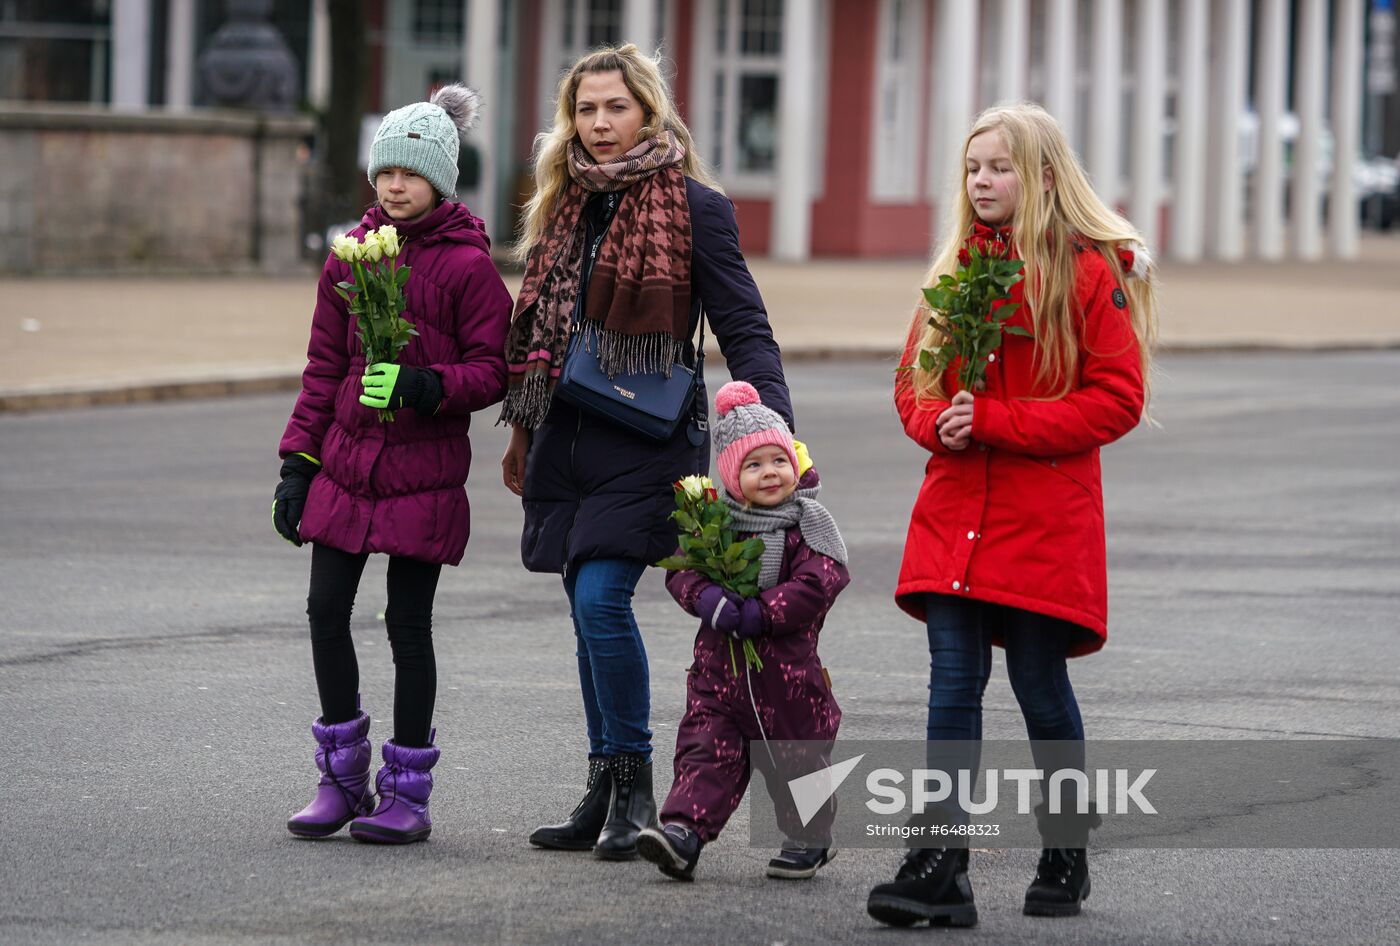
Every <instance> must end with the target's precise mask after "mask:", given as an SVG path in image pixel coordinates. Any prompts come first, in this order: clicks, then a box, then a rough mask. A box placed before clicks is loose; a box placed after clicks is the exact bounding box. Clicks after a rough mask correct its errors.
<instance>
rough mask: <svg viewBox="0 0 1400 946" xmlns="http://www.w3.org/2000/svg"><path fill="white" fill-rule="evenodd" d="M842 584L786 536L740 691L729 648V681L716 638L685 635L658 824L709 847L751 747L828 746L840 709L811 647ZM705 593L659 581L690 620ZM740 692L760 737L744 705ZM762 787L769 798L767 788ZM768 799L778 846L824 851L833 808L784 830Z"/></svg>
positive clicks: (839, 573) (699, 583)
mask: <svg viewBox="0 0 1400 946" xmlns="http://www.w3.org/2000/svg"><path fill="white" fill-rule="evenodd" d="M813 481H815V473H814V472H813V471H809V472H808V473H807V475H806V477H804V478H803V485H809V483H810V482H813ZM850 580H851V576H850V572H849V571H848V570H847V569H846V566H844V565H842V564H840V563H839V562H836V561H834V560H833V559H830V558H828V557H826V556H825V555H822V554H820V553H819V552H816V551H813V549H812V548H811V547H810V546H809V545H807V544H806V543H805V542H803V541H802V531H801V530H800V529H798V528H796V527H794V528H791V529H788V530H787V533H786V535H785V541H784V546H783V562H782V566H781V568H780V570H779V573H778V583H777V584H776V585H774V586H773V587H772V588H769V589H768V590H767V591H762V592H760V593H759V601H760V603H761V604H762V607H763V620H764V624H765V625H766V627H767V629H768V634H765V635H764V636H762V637H759V638H757V639H755V640H754V644H755V646H756V647H757V650H758V656H759V659H760V660H762V661H763V669H762V670H761V671H750V672H749V673H750V680H749V681H747V682H746V681H745V680H744V676H743V675H744V673H745V671H744V670H743V669H742V668H743V659H744V658H743V655H742V652H741V651H739V648H738V645H737V644H736V645H735V653H736V654H738V655H739V656H738V661H739V664H740V675H739V676H737V677H736V676H735V675H734V671H733V669H732V664H731V662H730V661H731V657H730V650H729V644H728V641H727V638H726V636H725V635H724V634H721V633H720V632H718V631H716V630H714V629H712V628H710V627H709V626H708V625H705V624H702V625H701V627H700V631H699V633H698V634H696V635H695V662H694V663H693V664H691V666H690V670H689V673H688V675H687V678H686V708H685V715H684V716H683V717H682V718H681V722H680V726H679V727H678V730H677V732H676V757H675V762H674V767H675V778H674V780H673V782H672V784H671V792H670V794H669V795H668V796H667V798H666V801H665V803H664V804H663V805H662V808H661V813H660V816H659V817H660V820H661V822H662V823H663V824H671V823H680V824H684V825H686V826H687V827H689V828H690V829H691V830H693V831H695V832H696V833H697V834H698V835H699V836H700V838H701V839H702V840H704V841H706V842H708V841H712V840H714V839H715V838H716V837H717V836H718V835H719V832H720V831H721V829H723V827H724V825H725V823H726V822H727V821H728V820H729V818H730V816H731V815H733V813H734V811H735V810H736V809H737V808H738V807H739V803H740V802H741V801H742V800H743V797H744V792H745V791H746V790H747V788H748V784H749V772H750V767H749V765H750V762H749V760H750V755H751V754H752V753H753V752H757V751H760V750H757V749H754V748H753V744H755V743H757V742H758V741H759V740H761V739H762V737H763V735H767V737H768V738H769V739H772V740H804V741H810V742H815V743H825V744H828V745H829V743H830V742H831V741H832V740H834V739H835V738H836V732H837V729H838V728H839V726H840V724H841V707H840V706H839V705H838V704H837V702H836V698H835V697H834V696H833V695H832V693H831V687H830V684H829V683H828V682H827V679H826V674H825V673H824V672H823V670H822V663H821V658H820V657H818V656H817V637H818V635H819V634H820V633H821V629H822V623H823V622H824V621H825V619H826V614H827V612H828V611H829V610H830V609H831V606H832V604H833V603H835V601H836V596H837V595H838V594H840V593H841V590H842V589H843V588H845V587H846V585H847V584H849V583H850ZM710 584H711V582H710V580H709V579H708V578H705V577H704V576H703V575H700V574H699V573H697V572H692V571H679V572H671V573H670V574H668V575H667V576H666V588H667V590H668V591H670V592H671V596H672V597H674V598H675V599H676V602H677V603H678V604H679V605H680V606H681V607H682V608H684V609H685V610H686V611H688V612H690V613H691V614H695V613H696V600H697V599H698V598H699V597H700V592H702V591H704V590H705V588H707V587H709V585H710ZM696 616H697V617H698V616H699V615H696ZM749 683H752V686H753V699H754V702H755V703H756V704H757V707H758V713H759V716H760V717H761V718H762V720H763V733H760V732H759V731H758V728H757V720H756V719H755V717H754V709H753V706H752V705H750V702H749ZM829 763H830V758H829V750H819V751H816V752H815V753H814V754H813V755H812V756H811V758H808V759H803V760H798V759H788V760H786V761H785V763H784V764H785V765H787V766H788V767H789V768H788V771H789V772H792V771H815V770H816V769H819V768H822V767H824V766H825V765H827V764H829ZM794 766H795V767H796V768H794ZM768 787H769V790H770V793H772V792H773V789H774V786H773V785H771V784H770V785H769V786H768ZM773 798H774V801H775V803H776V804H775V811H776V812H777V815H778V822H779V827H781V828H782V829H783V831H784V832H785V833H786V835H787V836H788V837H790V838H793V839H802V838H809V837H810V838H812V839H814V842H815V843H818V844H823V843H825V839H824V838H823V834H824V833H825V832H826V831H828V830H829V828H830V821H831V817H832V816H834V814H835V808H834V806H832V805H830V804H829V805H828V806H827V807H826V810H825V811H824V813H823V815H822V817H820V818H816V819H814V820H813V821H812V823H811V824H806V825H804V824H803V823H801V822H800V821H796V820H794V813H793V811H792V810H791V805H790V804H788V803H787V802H786V800H785V799H786V790H785V786H781V787H780V788H779V791H778V792H777V793H776V794H773Z"/></svg>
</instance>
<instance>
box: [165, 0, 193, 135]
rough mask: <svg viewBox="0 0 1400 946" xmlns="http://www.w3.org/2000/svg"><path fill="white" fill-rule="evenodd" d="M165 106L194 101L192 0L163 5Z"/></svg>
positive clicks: (178, 107) (172, 0)
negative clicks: (165, 18) (165, 16)
mask: <svg viewBox="0 0 1400 946" xmlns="http://www.w3.org/2000/svg"><path fill="white" fill-rule="evenodd" d="M166 10H167V12H168V14H169V15H168V17H167V20H166V37H165V107H166V108H169V109H174V110H176V111H185V110H187V109H188V108H190V106H191V105H193V104H194V43H195V38H194V0H170V3H169V6H168V7H167V8H166Z"/></svg>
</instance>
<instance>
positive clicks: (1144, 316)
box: [900, 103, 1157, 401]
mask: <svg viewBox="0 0 1400 946" xmlns="http://www.w3.org/2000/svg"><path fill="white" fill-rule="evenodd" d="M991 131H995V132H999V133H1000V134H1001V136H1002V140H1003V141H1004V142H1005V143H1006V148H1007V150H1008V151H1009V152H1010V153H1011V165H1012V169H1013V170H1014V171H1015V173H1016V177H1017V178H1018V179H1019V181H1020V183H1021V202H1020V204H1019V205H1018V206H1017V207H1016V210H1015V212H1014V214H1013V215H1012V218H1011V235H1012V242H1013V245H1014V250H1015V252H1016V255H1017V257H1018V258H1020V259H1023V260H1025V261H1026V268H1025V275H1026V278H1025V283H1024V285H1025V302H1026V304H1027V306H1028V307H1029V310H1030V320H1031V325H1032V328H1033V331H1034V332H1035V353H1036V354H1035V380H1036V386H1037V387H1038V388H1039V389H1040V390H1042V391H1046V392H1049V393H1048V395H1047V397H1046V399H1047V400H1054V399H1056V398H1061V397H1064V396H1065V395H1066V394H1068V393H1069V391H1070V389H1071V386H1072V383H1073V379H1074V378H1075V376H1076V375H1077V374H1078V368H1079V346H1078V344H1077V341H1076V334H1075V323H1076V320H1077V319H1078V318H1079V317H1080V316H1081V315H1082V312H1080V311H1078V310H1079V303H1078V298H1077V295H1076V293H1075V291H1074V289H1075V286H1074V283H1075V273H1076V269H1075V261H1074V257H1075V249H1074V245H1073V241H1074V240H1075V239H1076V238H1077V239H1078V240H1080V241H1081V242H1087V243H1089V244H1091V246H1092V248H1093V251H1095V252H1098V253H1099V254H1100V255H1101V256H1103V258H1104V259H1105V260H1106V261H1107V262H1108V266H1109V269H1110V271H1111V272H1112V273H1113V276H1114V278H1115V279H1116V280H1117V281H1118V284H1119V285H1120V286H1121V287H1122V288H1123V290H1124V291H1125V292H1126V293H1127V295H1128V301H1129V309H1128V311H1129V313H1130V315H1131V318H1132V324H1133V332H1134V333H1135V334H1136V335H1137V340H1138V345H1139V349H1140V352H1141V357H1142V379H1143V386H1144V395H1146V394H1147V393H1148V388H1149V383H1148V373H1149V371H1150V370H1151V366H1152V349H1153V348H1154V347H1155V345H1156V342H1157V278H1156V272H1155V270H1153V269H1152V268H1150V267H1149V268H1148V270H1147V272H1146V273H1144V274H1143V275H1142V276H1141V277H1135V278H1131V279H1125V278H1124V271H1123V265H1122V262H1121V261H1120V260H1119V258H1118V252H1117V250H1118V248H1119V247H1120V246H1122V245H1124V244H1131V243H1138V244H1143V246H1145V242H1144V240H1143V238H1142V234H1141V233H1139V232H1138V230H1137V229H1136V228H1135V227H1134V226H1133V225H1132V224H1131V223H1129V222H1128V221H1127V220H1125V219H1124V218H1123V217H1122V216H1121V215H1120V214H1117V213H1115V212H1114V211H1112V210H1110V209H1109V208H1108V206H1107V205H1106V204H1105V203H1104V202H1103V201H1102V200H1100V199H1099V196H1098V195H1097V194H1096V193H1094V189H1093V187H1091V186H1090V184H1089V180H1088V178H1087V177H1086V176H1085V174H1084V169H1083V168H1082V167H1080V165H1079V161H1078V160H1077V159H1076V158H1075V156H1074V153H1073V152H1072V151H1071V150H1070V146H1069V142H1068V140H1066V138H1065V133H1064V130H1063V129H1061V128H1060V125H1059V123H1058V122H1056V121H1055V119H1054V117H1053V116H1051V115H1050V113H1049V112H1047V111H1045V109H1043V108H1041V107H1040V106H1039V105H1034V104H1031V103H1020V104H1015V105H1001V106H996V107H994V108H989V109H987V110H986V111H984V112H983V113H982V114H981V115H979V116H977V120H976V121H975V122H974V123H973V125H972V130H971V131H969V132H968V133H967V138H966V139H965V140H964V141H963V147H962V162H963V171H962V174H961V176H960V177H959V187H958V188H957V193H956V194H955V195H954V196H953V198H952V201H953V212H952V213H951V214H949V222H948V230H947V233H946V234H945V235H944V238H943V241H942V243H941V245H940V246H939V249H938V251H937V253H935V255H934V258H933V262H932V264H931V265H930V266H929V270H928V275H927V276H926V277H925V279H924V285H925V286H933V285H936V284H937V283H938V277H939V276H942V275H943V274H945V273H948V274H951V273H953V272H954V271H955V270H956V269H957V266H958V250H959V249H961V248H962V246H963V242H964V241H965V240H966V239H967V236H968V234H969V233H970V232H971V230H972V227H973V224H974V223H976V222H977V214H976V211H975V210H974V209H973V206H972V201H971V200H970V199H969V198H968V196H967V149H968V146H969V145H971V144H972V139H974V138H976V137H977V136H978V135H982V134H986V133H987V132H991ZM1047 169H1048V170H1049V171H1050V175H1051V184H1050V189H1049V190H1045V189H1044V188H1043V185H1042V180H1043V178H1044V172H1045V170H1047ZM1085 252H1089V251H1088V250H1086V251H1085ZM1142 252H1143V249H1142V247H1141V246H1140V247H1138V248H1137V253H1138V254H1139V255H1142ZM928 315H929V309H928V306H927V305H926V304H922V303H921V304H920V306H919V307H918V308H916V309H915V310H914V316H913V320H912V322H911V324H910V326H909V336H908V342H910V343H914V342H917V345H916V347H915V348H913V349H912V350H913V352H914V366H913V370H912V371H904V372H901V374H900V377H901V378H905V379H907V380H906V382H905V383H909V384H911V385H912V386H913V389H914V393H915V396H916V398H917V399H918V400H919V401H929V400H943V399H946V394H945V391H944V389H943V378H942V375H941V374H937V373H934V372H931V371H925V370H923V369H922V368H920V367H919V366H918V359H917V352H918V351H919V349H923V348H931V347H933V346H935V345H939V344H942V343H943V337H942V333H941V332H940V331H939V330H938V329H937V328H935V327H934V326H931V325H928V324H927V323H928ZM1102 354H1111V353H1106V352H1105V353H1102Z"/></svg>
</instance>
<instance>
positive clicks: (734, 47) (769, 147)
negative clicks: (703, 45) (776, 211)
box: [709, 0, 783, 182]
mask: <svg viewBox="0 0 1400 946" xmlns="http://www.w3.org/2000/svg"><path fill="white" fill-rule="evenodd" d="M714 37H715V47H714V61H713V64H714V67H715V72H714V75H715V101H714V109H713V110H712V112H711V127H710V129H709V132H710V136H711V141H712V142H713V148H714V155H715V166H716V167H717V168H718V169H719V171H720V173H721V174H723V175H726V176H732V177H734V178H736V179H748V180H749V181H751V182H761V181H765V180H771V177H772V174H773V169H774V166H775V164H776V160H777V140H778V73H779V71H780V69H781V67H782V43H783V0H719V3H718V4H717V9H716V10H715V30H714Z"/></svg>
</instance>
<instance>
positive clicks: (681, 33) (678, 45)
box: [666, 0, 695, 131]
mask: <svg viewBox="0 0 1400 946" xmlns="http://www.w3.org/2000/svg"><path fill="white" fill-rule="evenodd" d="M674 33H675V37H676V40H675V45H674V46H672V47H671V48H670V49H668V50H666V54H667V58H669V59H670V60H671V62H672V63H673V64H674V65H675V68H676V75H675V77H674V79H673V85H672V87H671V93H672V94H673V95H675V97H676V107H677V108H679V109H680V112H681V118H683V119H684V120H685V123H686V124H687V125H690V124H691V122H692V116H691V114H690V110H689V108H687V106H686V103H687V102H688V101H689V99H690V62H691V55H690V49H691V45H692V44H693V43H694V42H695V3H694V0H678V2H677V3H676V25H675V31H674ZM693 130H694V129H692V131H693Z"/></svg>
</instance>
